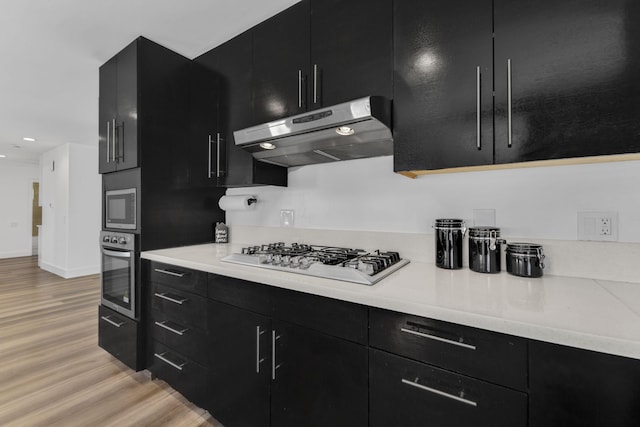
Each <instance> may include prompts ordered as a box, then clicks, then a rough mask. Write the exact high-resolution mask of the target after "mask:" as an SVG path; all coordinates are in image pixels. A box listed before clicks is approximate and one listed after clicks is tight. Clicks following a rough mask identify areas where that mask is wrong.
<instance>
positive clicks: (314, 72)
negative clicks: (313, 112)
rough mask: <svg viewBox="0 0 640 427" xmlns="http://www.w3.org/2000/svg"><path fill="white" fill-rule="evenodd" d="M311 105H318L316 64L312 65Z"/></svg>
mask: <svg viewBox="0 0 640 427" xmlns="http://www.w3.org/2000/svg"><path fill="white" fill-rule="evenodd" d="M313 103H314V104H317V103H318V64H313Z"/></svg>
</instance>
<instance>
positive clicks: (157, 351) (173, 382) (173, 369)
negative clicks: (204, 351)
mask: <svg viewBox="0 0 640 427" xmlns="http://www.w3.org/2000/svg"><path fill="white" fill-rule="evenodd" d="M149 370H150V371H151V372H152V373H153V374H154V375H155V376H157V377H158V378H160V379H162V380H164V381H166V382H167V383H168V384H169V385H170V386H171V387H173V388H174V389H175V390H177V391H179V392H180V393H182V395H183V396H184V397H186V398H187V399H189V400H190V401H192V402H193V403H195V404H196V405H198V406H203V405H204V403H205V400H206V396H207V376H208V372H207V369H206V368H204V367H203V366H201V365H199V364H197V363H195V362H193V361H192V360H190V359H189V358H187V357H185V356H184V355H182V354H180V353H178V352H176V351H174V350H172V349H171V348H169V347H167V346H165V345H164V344H162V343H159V342H157V341H152V344H151V359H150V361H149Z"/></svg>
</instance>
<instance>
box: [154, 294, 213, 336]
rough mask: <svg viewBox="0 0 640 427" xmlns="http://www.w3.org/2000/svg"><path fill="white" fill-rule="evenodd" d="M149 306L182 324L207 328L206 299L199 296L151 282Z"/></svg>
mask: <svg viewBox="0 0 640 427" xmlns="http://www.w3.org/2000/svg"><path fill="white" fill-rule="evenodd" d="M151 308H152V309H153V310H155V311H157V312H160V313H162V314H163V317H164V319H170V320H173V321H175V322H177V323H179V324H180V325H182V326H188V327H193V328H198V329H206V328H207V300H206V299H205V298H203V297H201V296H198V295H194V294H191V293H189V292H184V291H180V290H177V289H173V288H168V287H166V286H162V285H158V284H156V283H152V284H151Z"/></svg>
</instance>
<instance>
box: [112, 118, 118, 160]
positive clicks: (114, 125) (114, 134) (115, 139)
mask: <svg viewBox="0 0 640 427" xmlns="http://www.w3.org/2000/svg"><path fill="white" fill-rule="evenodd" d="M117 136H118V135H117V133H116V119H113V141H112V143H111V160H113V161H114V162H115V161H116V144H117V142H118V138H117Z"/></svg>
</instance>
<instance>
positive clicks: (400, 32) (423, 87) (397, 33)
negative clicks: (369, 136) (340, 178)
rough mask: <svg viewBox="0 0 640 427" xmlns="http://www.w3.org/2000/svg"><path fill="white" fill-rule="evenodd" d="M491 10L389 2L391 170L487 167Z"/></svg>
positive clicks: (478, 5)
mask: <svg viewBox="0 0 640 427" xmlns="http://www.w3.org/2000/svg"><path fill="white" fill-rule="evenodd" d="M491 5H492V2H491V0H479V1H473V2H468V1H462V0H455V1H449V2H425V1H421V0H403V1H398V2H395V3H394V11H393V17H394V18H393V19H394V90H395V94H394V112H393V123H394V169H395V170H396V171H411V170H426V169H443V168H450V167H458V166H471V165H482V164H491V163H492V162H493V94H492V90H493V81H492V80H493V66H492V64H493V62H492V38H491V32H492V10H491V7H492V6H491ZM526 54H528V52H523V55H526Z"/></svg>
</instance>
